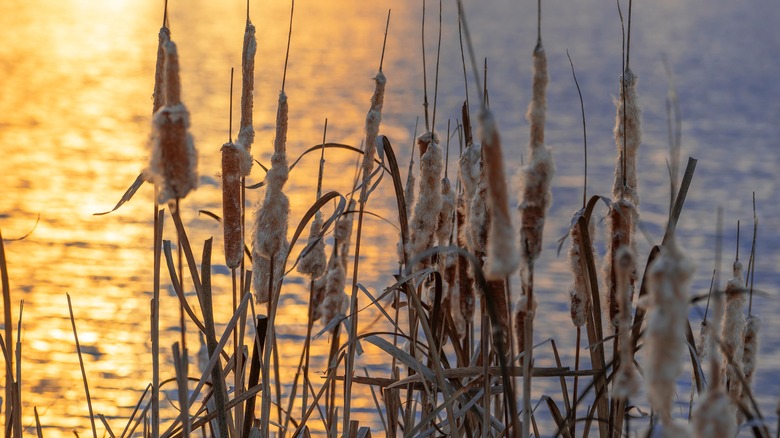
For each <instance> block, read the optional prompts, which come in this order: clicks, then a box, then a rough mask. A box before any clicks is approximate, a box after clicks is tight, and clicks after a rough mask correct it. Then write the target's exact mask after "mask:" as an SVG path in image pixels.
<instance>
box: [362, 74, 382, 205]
mask: <svg viewBox="0 0 780 438" xmlns="http://www.w3.org/2000/svg"><path fill="white" fill-rule="evenodd" d="M374 83H375V87H374V94H373V95H372V96H371V108H370V109H369V110H368V114H366V143H365V148H364V151H363V170H362V171H363V188H362V190H361V191H360V201H361V202H365V201H366V199H365V198H366V197H367V196H368V186H369V182H370V180H371V172H372V171H373V170H374V156H375V155H376V146H377V145H376V140H377V136H378V135H379V124H380V123H381V122H382V106H383V105H384V101H385V84H387V78H385V75H384V73H382V72H381V71H380V72H378V73H377V74H376V76H374Z"/></svg>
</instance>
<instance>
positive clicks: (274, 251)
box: [252, 91, 290, 303]
mask: <svg viewBox="0 0 780 438" xmlns="http://www.w3.org/2000/svg"><path fill="white" fill-rule="evenodd" d="M287 112H288V104H287V95H285V94H284V91H282V92H281V93H279V108H278V110H277V112H276V138H275V139H274V154H273V155H272V156H271V168H270V169H269V170H268V174H267V175H266V183H267V188H266V192H265V197H264V198H263V202H262V203H261V204H260V206H259V207H258V209H257V211H256V213H255V236H254V244H253V246H252V261H253V265H254V266H253V271H254V273H253V275H252V280H253V283H254V289H255V296H256V299H257V302H258V303H265V302H268V301H269V299H270V298H271V294H272V292H273V291H272V290H270V289H269V283H270V281H269V280H270V278H271V275H272V274H273V279H274V281H275V283H274V284H273V285H272V287H273V288H274V290H275V289H276V285H277V284H281V281H282V276H283V274H284V266H283V261H284V260H285V258H286V256H287V250H288V246H289V243H288V242H287V221H288V216H289V214H290V200H289V199H288V198H287V195H285V194H284V192H283V190H282V189H283V188H284V184H285V183H286V182H287V178H288V176H289V169H288V168H287V155H286V145H287V117H288V116H287Z"/></svg>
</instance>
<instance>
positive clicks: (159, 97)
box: [152, 26, 171, 114]
mask: <svg viewBox="0 0 780 438" xmlns="http://www.w3.org/2000/svg"><path fill="white" fill-rule="evenodd" d="M157 38H158V43H157V63H156V65H155V68H154V94H153V100H154V103H153V106H152V114H154V113H156V112H157V110H159V109H160V108H162V106H163V104H165V94H164V88H165V84H164V82H165V79H164V78H163V75H164V71H165V45H166V44H167V43H168V41H170V40H171V31H170V30H169V29H168V28H167V27H164V26H163V27H162V28H160V33H159V35H158V37H157Z"/></svg>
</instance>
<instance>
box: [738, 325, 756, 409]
mask: <svg viewBox="0 0 780 438" xmlns="http://www.w3.org/2000/svg"><path fill="white" fill-rule="evenodd" d="M760 328H761V319H760V318H759V317H757V316H756V315H749V316H748V317H747V319H746V320H745V337H744V344H745V347H744V350H743V353H742V373H743V374H744V375H745V385H746V386H740V388H741V390H740V394H739V396H740V400H741V401H742V404H743V405H744V406H751V404H750V403H749V398H750V385H751V384H752V383H753V375H754V373H755V371H756V359H757V357H758V330H759V329H760ZM737 421H738V422H739V423H742V422H743V421H744V414H743V413H742V411H739V412H738V413H737Z"/></svg>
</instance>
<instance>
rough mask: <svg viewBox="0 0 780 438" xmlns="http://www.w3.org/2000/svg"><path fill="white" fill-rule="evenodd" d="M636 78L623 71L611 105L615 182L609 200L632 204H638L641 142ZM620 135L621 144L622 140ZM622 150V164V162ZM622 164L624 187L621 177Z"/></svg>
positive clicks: (630, 72)
mask: <svg viewBox="0 0 780 438" xmlns="http://www.w3.org/2000/svg"><path fill="white" fill-rule="evenodd" d="M637 79H638V78H637V76H636V75H635V74H634V73H633V72H632V71H631V70H630V69H627V70H626V72H625V74H624V75H623V76H622V77H621V78H620V97H619V98H618V100H617V102H616V105H615V106H616V112H615V129H614V135H615V145H616V146H617V152H618V158H617V161H616V162H615V182H614V185H613V186H612V197H613V199H618V198H626V199H628V200H630V201H631V202H632V203H633V204H634V205H637V206H638V205H639V195H638V194H637V178H636V164H637V152H638V151H639V145H640V143H641V142H642V129H641V122H640V111H639V99H638V97H637V92H636V84H637ZM624 90H625V92H624ZM624 109H625V111H624ZM624 113H625V114H624ZM624 120H625V123H624ZM624 138H625V144H624V141H623V140H624ZM624 146H625V147H624ZM624 150H625V163H623V152H624ZM624 167H625V186H624V178H623V168H624Z"/></svg>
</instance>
